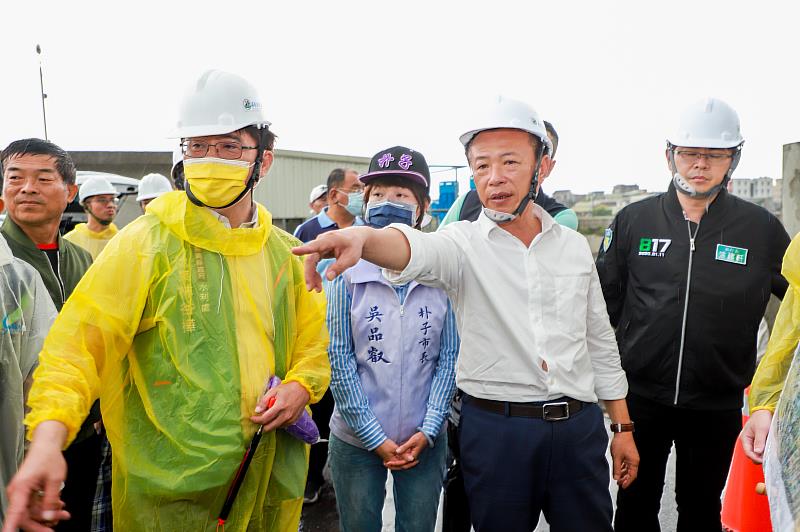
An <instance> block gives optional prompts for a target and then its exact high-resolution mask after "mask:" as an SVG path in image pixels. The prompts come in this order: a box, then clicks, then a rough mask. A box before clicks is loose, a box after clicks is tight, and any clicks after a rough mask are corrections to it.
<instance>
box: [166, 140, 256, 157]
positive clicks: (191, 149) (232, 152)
mask: <svg viewBox="0 0 800 532" xmlns="http://www.w3.org/2000/svg"><path fill="white" fill-rule="evenodd" d="M211 146H214V149H215V150H216V152H217V155H218V156H219V157H220V158H221V159H239V158H240V157H241V156H242V150H257V149H258V147H256V146H242V143H241V142H236V141H235V140H226V141H224V142H217V143H215V144H209V143H208V142H205V141H202V140H185V141H183V142H182V143H181V150H182V151H183V153H184V155H186V156H188V157H191V158H193V159H194V158H197V157H205V156H206V154H207V153H208V148H210V147H211Z"/></svg>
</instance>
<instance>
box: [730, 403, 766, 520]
mask: <svg viewBox="0 0 800 532" xmlns="http://www.w3.org/2000/svg"><path fill="white" fill-rule="evenodd" d="M744 393H745V406H744V409H743V411H742V425H744V424H745V423H746V422H747V420H748V418H749V416H748V415H747V413H748V412H749V407H748V406H747V396H748V394H749V393H750V389H749V388H748V389H746V390H745V392H744ZM763 482H764V470H763V469H762V467H761V466H760V465H758V464H754V463H753V462H752V461H751V460H750V459H749V458H747V456H745V454H744V449H743V448H742V440H740V439H738V438H737V440H736V447H735V448H734V450H733V460H732V461H731V470H730V473H729V474H728V482H727V484H726V485H725V495H724V497H723V498H722V528H723V529H724V530H726V531H728V532H770V531H771V530H772V523H771V522H770V517H769V501H768V499H767V497H765V496H764V495H760V494H758V493H756V486H757V485H758V484H759V483H761V484H762V485H763Z"/></svg>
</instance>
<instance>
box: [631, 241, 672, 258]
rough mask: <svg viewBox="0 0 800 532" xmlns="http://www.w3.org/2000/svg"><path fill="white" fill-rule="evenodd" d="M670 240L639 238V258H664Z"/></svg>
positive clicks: (670, 242)
mask: <svg viewBox="0 0 800 532" xmlns="http://www.w3.org/2000/svg"><path fill="white" fill-rule="evenodd" d="M670 244H672V239H671V238H641V239H639V256H640V257H664V256H666V254H667V250H668V249H669V246H670Z"/></svg>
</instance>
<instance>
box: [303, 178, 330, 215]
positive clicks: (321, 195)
mask: <svg viewBox="0 0 800 532" xmlns="http://www.w3.org/2000/svg"><path fill="white" fill-rule="evenodd" d="M327 204H328V185H317V186H315V187H314V188H312V189H311V194H310V195H309V196H308V207H309V208H310V209H311V212H312V213H313V215H312V216H316V215H317V214H319V211H321V210H322V209H323V208H325V205H327Z"/></svg>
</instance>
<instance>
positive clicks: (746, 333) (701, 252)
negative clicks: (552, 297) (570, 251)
mask: <svg viewBox="0 0 800 532" xmlns="http://www.w3.org/2000/svg"><path fill="white" fill-rule="evenodd" d="M695 231H696V233H695ZM692 235H693V236H694V238H692ZM692 240H693V242H692ZM788 245H789V235H788V234H787V233H786V230H785V229H784V228H783V225H781V222H780V221H779V220H778V219H777V218H776V217H775V216H773V215H772V214H770V213H769V212H768V211H767V210H766V209H763V208H761V207H759V206H758V205H755V204H753V203H750V202H747V201H744V200H742V199H740V198H737V197H735V196H732V195H730V194H728V192H727V191H726V190H722V191H721V192H720V193H719V194H718V195H717V197H716V199H715V200H714V201H713V203H711V205H710V206H709V209H708V212H707V213H706V214H705V215H704V216H703V218H702V219H701V220H700V223H699V224H694V223H693V222H688V221H687V220H686V219H685V217H684V215H683V209H682V208H681V205H680V203H679V202H678V197H677V192H676V190H675V188H674V187H673V186H672V184H670V186H669V189H668V190H667V192H665V193H663V194H659V195H658V196H654V197H652V198H648V199H645V200H642V201H639V202H636V203H633V204H631V205H628V206H627V207H625V208H624V209H622V210H621V211H619V213H617V216H616V217H615V218H614V221H613V222H612V223H611V226H610V227H609V228H608V229H607V230H606V234H605V238H604V240H603V244H602V245H601V246H600V252H599V254H598V256H597V272H598V274H599V276H600V283H601V284H602V286H603V295H604V296H605V299H606V304H607V307H608V314H609V318H610V319H611V325H612V326H613V327H614V328H615V329H616V333H617V343H618V344H619V350H620V355H621V357H622V367H623V369H625V372H626V373H627V376H628V386H629V388H630V391H631V393H634V394H636V395H640V396H642V397H645V398H648V399H651V400H653V401H656V402H658V403H661V404H665V405H674V406H679V407H685V408H691V409H700V410H722V409H733V408H740V407H741V406H742V391H743V390H744V388H745V387H746V386H748V385H749V384H750V381H751V379H752V377H753V373H754V371H755V363H756V360H755V354H756V336H757V332H758V325H759V322H760V320H761V317H762V316H763V315H764V310H765V308H766V306H767V302H768V301H769V297H770V294H771V293H772V294H775V295H776V296H777V297H779V298H783V294H784V293H785V292H786V288H787V286H788V283H787V282H786V280H785V279H784V278H783V276H781V261H782V259H783V254H784V252H785V251H786V248H787V246H788ZM692 249H694V251H692ZM687 293H688V294H689V297H688V304H687V297H686V294H687Z"/></svg>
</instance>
